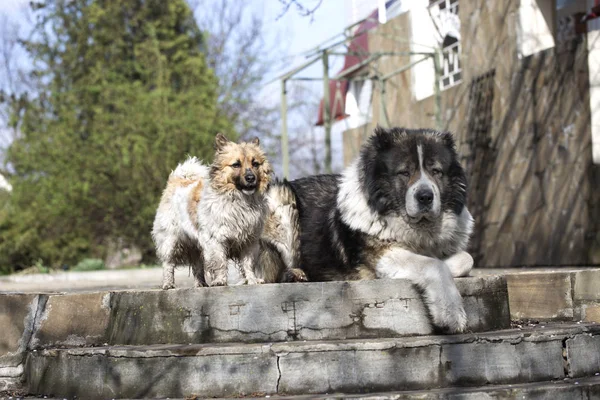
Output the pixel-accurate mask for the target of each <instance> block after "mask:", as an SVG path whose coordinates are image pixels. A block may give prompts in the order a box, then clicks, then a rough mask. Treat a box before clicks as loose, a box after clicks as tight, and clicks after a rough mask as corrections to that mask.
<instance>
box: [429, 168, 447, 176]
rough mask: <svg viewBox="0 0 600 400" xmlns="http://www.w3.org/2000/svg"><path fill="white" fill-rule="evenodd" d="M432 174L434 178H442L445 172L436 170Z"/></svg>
mask: <svg viewBox="0 0 600 400" xmlns="http://www.w3.org/2000/svg"><path fill="white" fill-rule="evenodd" d="M431 173H432V174H433V176H442V174H443V173H444V172H443V171H442V170H441V169H439V168H434V169H432V170H431Z"/></svg>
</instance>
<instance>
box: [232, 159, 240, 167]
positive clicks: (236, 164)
mask: <svg viewBox="0 0 600 400" xmlns="http://www.w3.org/2000/svg"><path fill="white" fill-rule="evenodd" d="M241 166H242V163H241V162H239V161H236V162H234V163H233V164H231V168H239V167H241Z"/></svg>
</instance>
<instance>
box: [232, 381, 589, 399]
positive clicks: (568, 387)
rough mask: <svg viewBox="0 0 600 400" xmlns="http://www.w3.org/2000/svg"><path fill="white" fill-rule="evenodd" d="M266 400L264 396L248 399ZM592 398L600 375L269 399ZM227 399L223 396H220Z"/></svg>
mask: <svg viewBox="0 0 600 400" xmlns="http://www.w3.org/2000/svg"><path fill="white" fill-rule="evenodd" d="M259 399H260V400H264V397H254V398H247V400H259ZM283 399H287V400H309V399H310V400H338V399H352V400H515V399H529V400H574V399H581V400H593V399H600V377H592V378H585V379H577V380H575V379H570V380H567V381H564V380H561V381H555V382H536V383H525V384H516V385H487V386H483V387H474V388H468V387H461V388H450V389H430V390H418V391H417V390H415V391H412V390H411V391H403V392H387V393H370V394H329V395H297V396H271V397H270V400H283ZM221 400H224V399H221Z"/></svg>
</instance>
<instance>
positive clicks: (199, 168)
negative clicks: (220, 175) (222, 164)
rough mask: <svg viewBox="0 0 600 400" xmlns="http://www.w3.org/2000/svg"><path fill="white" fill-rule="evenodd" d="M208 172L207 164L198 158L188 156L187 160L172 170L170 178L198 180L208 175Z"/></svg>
mask: <svg viewBox="0 0 600 400" xmlns="http://www.w3.org/2000/svg"><path fill="white" fill-rule="evenodd" d="M207 173H208V168H207V167H206V165H203V164H202V162H201V161H200V160H198V158H196V157H188V159H187V160H185V161H184V162H182V163H181V164H179V165H178V166H177V168H175V170H174V171H173V172H171V175H169V178H180V179H190V180H196V179H200V178H204V177H206V174H207Z"/></svg>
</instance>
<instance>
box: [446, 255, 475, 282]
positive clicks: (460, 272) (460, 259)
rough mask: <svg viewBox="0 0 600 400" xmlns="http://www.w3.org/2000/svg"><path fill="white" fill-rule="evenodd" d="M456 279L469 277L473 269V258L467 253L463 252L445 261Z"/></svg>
mask: <svg viewBox="0 0 600 400" xmlns="http://www.w3.org/2000/svg"><path fill="white" fill-rule="evenodd" d="M444 262H445V263H446V265H447V266H448V269H449V270H450V273H451V274H452V276H453V277H454V278H459V277H461V276H469V273H470V272H471V270H472V269H473V257H471V255H470V254H469V253H467V252H466V251H461V252H458V253H456V254H454V255H453V256H451V257H448V258H447V259H446V260H444Z"/></svg>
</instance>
